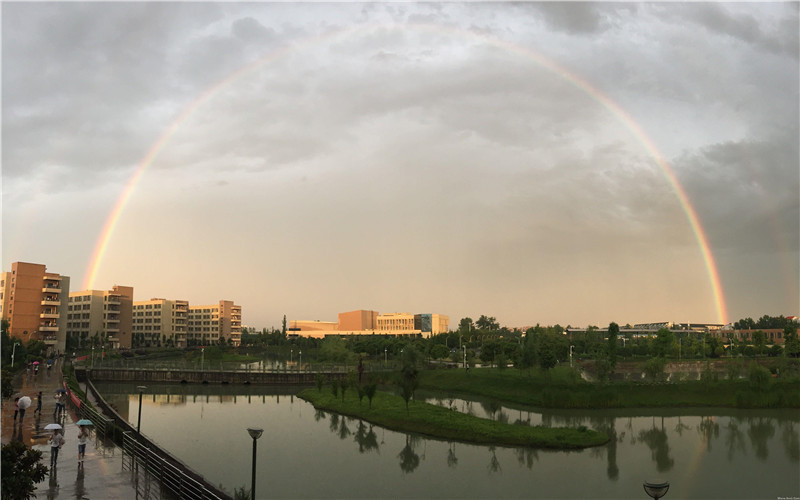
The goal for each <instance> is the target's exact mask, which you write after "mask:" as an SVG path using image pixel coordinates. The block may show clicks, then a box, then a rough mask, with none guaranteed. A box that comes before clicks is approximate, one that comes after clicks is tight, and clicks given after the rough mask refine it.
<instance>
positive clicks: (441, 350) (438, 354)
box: [431, 344, 450, 359]
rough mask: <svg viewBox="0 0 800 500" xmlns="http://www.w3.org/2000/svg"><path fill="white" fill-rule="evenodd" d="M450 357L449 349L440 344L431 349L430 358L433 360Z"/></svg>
mask: <svg viewBox="0 0 800 500" xmlns="http://www.w3.org/2000/svg"><path fill="white" fill-rule="evenodd" d="M449 355H450V349H448V348H447V347H445V346H443V345H442V344H436V345H435V346H433V347H432V348H431V357H432V358H433V359H445V358H447V357H448V356H449Z"/></svg>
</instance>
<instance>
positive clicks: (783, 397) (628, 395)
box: [419, 369, 800, 409]
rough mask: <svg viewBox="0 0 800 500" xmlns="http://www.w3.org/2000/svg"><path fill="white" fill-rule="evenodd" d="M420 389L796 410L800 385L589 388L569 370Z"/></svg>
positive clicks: (548, 399)
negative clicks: (545, 374)
mask: <svg viewBox="0 0 800 500" xmlns="http://www.w3.org/2000/svg"><path fill="white" fill-rule="evenodd" d="M419 381H420V388H424V389H432V390H441V391H448V392H451V393H456V394H463V395H470V394H471V395H477V396H481V397H490V398H494V399H498V400H501V401H506V402H509V403H516V404H521V405H527V406H536V407H543V408H586V409H590V408H648V407H649V408H655V407H689V406H720V407H731V408H800V380H797V379H789V380H785V379H773V380H769V381H768V382H767V383H766V384H765V385H763V386H760V387H754V386H753V385H752V384H751V383H750V382H749V381H748V380H745V379H740V380H733V381H729V380H718V381H699V380H698V381H686V382H677V383H660V384H648V383H639V382H614V383H608V384H597V383H589V382H585V381H583V380H580V379H578V378H577V377H575V376H574V375H572V374H571V373H570V372H569V371H568V370H567V369H564V370H561V371H559V370H553V371H552V373H551V374H550V376H548V377H546V376H544V375H542V374H541V373H538V372H536V371H532V372H527V371H520V370H514V369H506V370H497V369H480V370H470V372H469V374H467V373H465V372H464V371H463V370H429V371H425V372H422V373H420V379H419Z"/></svg>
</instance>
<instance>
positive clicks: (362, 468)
mask: <svg viewBox="0 0 800 500" xmlns="http://www.w3.org/2000/svg"><path fill="white" fill-rule="evenodd" d="M112 386H115V387H112ZM99 389H100V391H101V393H103V394H104V395H105V396H106V397H107V399H108V400H109V402H113V404H115V405H116V406H117V407H118V408H120V409H124V410H125V415H127V414H130V415H133V416H134V418H135V416H136V414H137V411H138V393H136V391H135V385H132V386H126V385H125V384H105V385H102V386H101V387H99ZM148 390H149V391H151V394H149V395H148V397H147V398H145V400H144V402H143V417H142V420H143V422H146V423H147V425H148V426H147V429H148V430H147V433H148V436H150V437H152V438H153V439H155V440H156V441H157V442H159V443H162V444H163V445H164V446H165V447H166V448H167V449H169V450H170V451H172V452H173V453H174V454H176V455H177V456H178V457H179V458H181V459H182V460H184V461H186V462H187V463H189V464H190V465H191V466H192V467H194V468H196V469H197V470H198V471H199V472H200V473H201V474H204V475H207V477H208V478H209V480H211V481H212V482H214V483H216V484H219V483H222V484H223V485H224V486H225V487H226V488H227V489H228V490H229V491H231V490H232V489H233V488H235V487H239V486H241V485H246V484H249V480H250V479H249V475H247V474H246V473H247V471H248V470H249V469H248V466H249V462H247V461H246V459H247V457H248V454H247V453H240V454H236V453H234V454H233V456H232V458H231V459H230V460H229V462H230V463H229V464H228V463H227V462H228V461H226V463H225V464H224V465H223V466H221V465H220V463H219V461H218V460H216V459H215V457H213V456H212V457H203V453H204V452H205V451H206V450H213V449H220V448H222V447H225V446H227V447H232V448H231V449H238V447H241V448H242V449H244V450H247V449H248V445H249V444H250V443H249V441H247V440H248V439H249V437H248V436H247V435H246V433H244V432H242V433H241V434H242V436H241V438H242V442H241V443H237V442H236V439H237V438H238V436H232V437H231V434H230V433H229V432H227V430H229V427H230V422H232V421H236V422H238V423H239V424H237V425H241V427H242V428H245V427H246V425H250V424H251V423H252V422H254V421H257V422H263V426H264V427H265V429H267V431H266V433H265V436H264V438H263V439H265V448H264V449H269V450H270V451H271V454H270V455H269V456H275V457H281V459H280V460H279V461H277V462H276V461H274V460H273V461H272V462H270V461H269V459H265V460H260V461H259V463H260V464H261V463H262V462H263V464H264V467H265V469H264V470H261V471H260V472H259V474H263V475H264V476H265V477H269V478H270V485H271V487H273V488H275V489H274V496H276V497H287V496H291V497H298V496H299V497H306V498H321V497H338V498H342V497H343V496H346V494H345V493H344V492H343V491H344V489H346V488H347V484H346V481H345V479H344V478H346V477H352V476H353V475H354V474H355V475H359V477H363V476H368V479H365V481H366V482H367V483H368V484H370V485H371V486H368V487H367V486H365V488H368V489H365V490H364V493H363V494H364V496H370V497H379V496H382V497H386V496H395V497H401V498H417V497H440V498H441V497H456V496H457V497H470V498H495V497H496V498H500V497H506V498H508V497H516V498H522V497H525V498H529V497H531V496H536V497H543V498H553V497H560V498H567V497H584V498H586V497H589V496H593V497H596V498H622V497H624V498H629V497H632V496H636V495H637V494H638V493H640V491H634V490H631V489H630V488H631V486H630V485H631V483H632V481H634V479H635V481H640V480H641V478H643V477H653V476H655V475H659V476H662V477H664V478H665V479H674V480H673V481H672V482H673V490H674V491H671V492H670V494H671V495H672V494H673V493H674V494H675V496H676V497H682V498H698V497H703V498H708V497H710V496H714V495H713V494H710V493H709V490H707V489H704V488H708V487H709V486H708V485H710V484H715V485H718V484H723V485H725V486H724V487H722V488H723V489H722V490H720V493H719V494H718V495H717V497H719V498H722V497H726V498H732V497H739V498H742V497H747V496H749V497H753V496H762V497H763V496H765V495H766V494H767V493H773V492H774V493H775V496H781V495H780V493H779V491H781V490H782V491H783V492H784V493H785V492H786V491H800V485H798V484H797V478H796V470H797V464H798V462H800V417H798V415H797V413H796V412H794V411H736V410H726V411H719V410H710V411H709V410H708V409H705V410H701V409H697V410H685V409H683V410H680V411H678V410H639V411H626V410H617V411H610V410H609V411H547V412H535V411H532V410H530V409H524V408H511V407H503V406H502V405H498V404H497V403H496V402H492V401H491V400H485V401H479V400H476V401H475V402H470V401H465V400H462V399H458V398H453V397H448V396H443V397H439V398H432V399H431V400H432V401H435V402H436V404H439V405H441V406H443V407H446V408H449V409H452V410H453V411H460V412H463V413H473V414H475V415H476V416H479V417H481V418H494V419H495V420H499V421H505V422H510V423H512V424H514V425H544V426H572V427H578V426H586V427H588V428H592V429H596V430H599V431H602V432H605V433H606V434H608V435H609V437H610V441H609V443H608V444H607V445H605V446H601V447H596V448H590V449H588V450H584V451H582V452H563V451H552V450H537V449H530V448H505V447H492V446H481V445H473V444H467V443H459V442H456V441H438V440H434V439H429V438H426V437H422V436H418V435H414V434H406V433H398V432H394V431H387V430H386V429H385V428H383V427H379V426H375V425H373V424H370V423H369V422H366V421H363V420H361V419H357V418H352V417H345V416H342V415H339V414H336V413H330V412H326V411H323V410H314V409H311V407H310V405H308V403H305V402H304V401H302V400H299V399H298V398H294V392H293V391H295V390H296V388H287V387H278V388H265V387H257V386H237V387H234V386H227V387H220V386H216V387H214V386H179V385H175V384H173V385H169V386H164V387H159V386H158V385H157V384H153V385H151V386H149V387H148ZM281 396H283V397H281ZM304 408H307V410H306V411H303V409H304ZM692 411H694V412H696V413H694V414H693V413H692ZM642 413H649V414H648V415H646V416H644V415H642ZM259 419H261V420H259ZM193 426H198V427H197V428H195V427H193ZM217 426H219V428H222V429H225V430H226V432H222V433H219V434H220V436H222V437H220V438H219V439H220V441H219V442H218V443H217V442H213V441H211V442H207V443H206V444H197V443H194V442H191V441H190V440H188V439H187V438H185V437H181V436H186V435H193V433H196V432H198V433H202V434H203V435H208V436H209V437H208V438H207V439H208V440H211V439H216V438H215V437H212V435H213V436H216V434H217V433H213V432H211V431H212V430H213V429H216V428H217ZM176 428H181V429H184V430H185V431H186V432H181V433H177V432H175V429H176ZM378 434H380V436H378ZM225 436H227V437H225ZM266 440H269V444H268V445H267V444H266V442H267V441H266ZM429 447H430V449H428V448H429ZM310 450H313V452H311V453H310V452H309V451H310ZM382 451H384V453H381V452H382ZM428 452H430V453H431V456H433V457H435V459H434V460H431V461H428V460H426V454H427V453H428ZM770 452H771V453H770ZM238 455H241V456H242V457H241V463H239V462H237V460H238V459H239V457H238ZM648 457H649V459H648ZM687 457H691V460H687V459H686V458H687ZM297 463H303V464H304V466H303V468H302V470H298V468H297V467H296V466H295V467H293V466H292V464H297ZM514 463H517V464H518V467H514V466H513V464H514ZM267 464H268V465H267ZM284 464H285V465H284ZM398 466H399V467H400V474H398V471H397V467H398ZM330 468H333V470H335V471H336V473H335V474H334V476H336V477H337V478H342V484H340V485H336V486H333V487H331V488H330V489H326V487H325V486H324V485H320V486H318V487H317V486H314V484H315V481H314V480H313V477H314V474H315V472H314V471H317V472H316V474H319V471H320V470H325V469H330ZM730 470H747V471H748V474H736V475H734V476H735V477H731V476H730V474H729V473H728V472H726V471H730ZM242 471H243V472H242ZM577 471H580V474H582V477H584V478H585V479H583V480H581V481H572V480H570V479H569V478H570V477H574V474H576V472H577ZM416 473H419V474H416ZM297 474H307V476H304V479H303V480H302V481H300V483H302V484H301V486H298V481H299V479H295V480H292V478H293V477H295V476H296V475H297ZM412 474H414V475H415V476H419V477H418V478H414V480H411V481H409V480H408V479H406V480H403V479H402V478H403V477H406V478H408V477H409V476H410V475H412ZM430 477H436V478H437V481H438V480H441V481H442V484H443V485H442V487H441V488H442V489H441V490H436V491H435V492H433V493H432V492H430V491H427V490H424V489H416V488H417V486H415V485H416V484H417V483H418V482H419V481H420V480H422V482H425V480H424V478H430ZM692 477H694V478H702V480H694V481H690V480H689V478H692ZM767 477H779V478H780V479H778V480H775V481H773V480H770V481H769V483H770V484H758V483H759V480H760V479H763V478H767ZM678 478H681V480H678ZM337 480H338V479H337ZM635 481H634V482H635ZM762 482H765V483H766V482H767V481H766V479H764V481H762ZM772 482H776V484H775V485H772V484H771V483H772ZM445 483H446V484H447V486H446V487H445V486H444V484H445ZM437 484H438V483H437ZM453 484H457V486H455V487H454V486H453ZM532 484H536V490H535V492H533V493H532V492H531V485H532ZM487 485H489V486H487ZM298 487H300V488H304V489H303V490H302V491H295V490H296V489H297V488H298ZM426 487H427V488H433V489H434V490H435V489H436V488H437V486H435V485H431V484H430V482H428V483H427V484H425V485H420V486H419V488H426ZM589 487H591V488H593V489H592V490H591V491H589V490H586V488H589ZM639 487H640V483H639ZM337 488H339V489H337ZM451 488H452V489H451ZM387 491H391V492H392V493H391V494H387V493H386V492H387ZM431 491H433V490H431ZM714 491H716V490H714Z"/></svg>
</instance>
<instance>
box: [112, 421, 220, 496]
mask: <svg viewBox="0 0 800 500" xmlns="http://www.w3.org/2000/svg"><path fill="white" fill-rule="evenodd" d="M138 437H139V436H137V435H136V433H134V432H133V431H125V432H123V433H122V451H123V459H122V468H123V469H126V470H130V471H131V472H132V473H136V474H138V473H139V472H140V469H142V470H143V471H145V472H146V473H147V474H146V475H145V476H144V477H145V480H144V481H142V482H141V483H142V484H141V487H142V488H143V490H144V491H142V492H141V493H144V494H153V491H152V489H153V488H154V487H155V488H158V496H159V498H165V497H166V498H180V499H183V498H186V499H192V500H195V499H197V500H206V499H209V500H226V499H228V498H229V497H227V496H224V495H221V494H220V492H218V491H212V490H210V489H209V488H208V487H207V486H206V485H205V484H203V483H202V482H200V481H198V480H196V479H195V478H193V477H191V476H189V475H187V474H186V472H185V471H184V470H182V469H181V468H180V467H178V466H176V465H175V464H173V463H171V462H170V461H169V460H167V459H166V458H165V457H163V456H161V455H160V454H159V453H158V452H156V451H155V450H153V449H152V448H151V447H150V446H148V445H147V444H145V443H146V441H144V440H142V441H140V439H138ZM150 478H152V479H154V480H155V481H154V483H153V484H150V483H149V482H148V481H149V479H150ZM136 486H137V491H139V490H138V488H139V487H140V484H139V483H138V482H137V484H136Z"/></svg>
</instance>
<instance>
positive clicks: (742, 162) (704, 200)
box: [675, 127, 800, 253]
mask: <svg viewBox="0 0 800 500" xmlns="http://www.w3.org/2000/svg"><path fill="white" fill-rule="evenodd" d="M797 133H798V128H796V127H794V128H792V129H790V130H787V131H785V132H784V134H783V135H780V136H775V137H770V138H767V139H764V140H743V141H735V142H733V141H731V142H725V143H721V144H714V145H711V146H708V147H705V148H703V149H701V150H700V151H698V152H696V153H693V154H688V155H684V156H683V157H681V158H679V159H678V160H676V162H675V167H676V170H677V171H678V173H679V176H680V178H681V180H682V184H683V185H684V187H685V188H686V190H687V193H688V194H689V197H690V199H691V200H693V202H692V203H693V205H694V207H695V208H696V209H697V211H698V213H699V215H700V218H701V220H702V221H703V223H704V226H705V227H706V229H707V232H708V234H709V238H710V240H711V242H712V244H713V245H714V247H715V248H717V249H719V250H725V249H731V248H736V249H739V250H745V249H747V250H748V251H751V250H754V249H757V250H759V251H769V250H770V249H771V251H774V252H784V251H789V252H794V253H796V252H797V249H798V247H800V211H798V189H800V149H799V148H798V141H797V137H798V135H797Z"/></svg>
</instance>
